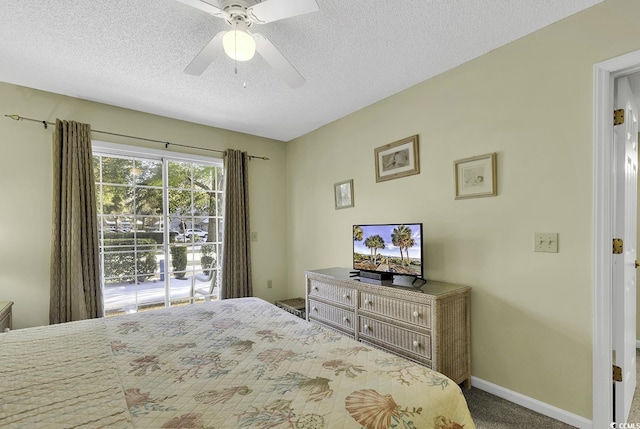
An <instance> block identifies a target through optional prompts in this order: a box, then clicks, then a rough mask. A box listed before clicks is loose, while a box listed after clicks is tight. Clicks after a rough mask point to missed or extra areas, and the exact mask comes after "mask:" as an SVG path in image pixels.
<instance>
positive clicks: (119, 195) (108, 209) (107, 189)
mask: <svg viewBox="0 0 640 429" xmlns="http://www.w3.org/2000/svg"><path fill="white" fill-rule="evenodd" d="M102 210H103V212H104V214H113V215H115V214H133V200H132V188H128V187H124V186H111V185H102Z"/></svg>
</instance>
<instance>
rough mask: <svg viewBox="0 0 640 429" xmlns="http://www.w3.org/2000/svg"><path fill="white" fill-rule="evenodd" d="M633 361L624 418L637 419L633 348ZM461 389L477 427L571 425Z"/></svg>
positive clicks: (639, 403) (639, 394)
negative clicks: (632, 386) (630, 391)
mask: <svg viewBox="0 0 640 429" xmlns="http://www.w3.org/2000/svg"><path fill="white" fill-rule="evenodd" d="M636 361H637V362H638V363H639V364H638V365H636V367H637V368H638V372H637V375H636V380H637V383H636V392H635V394H634V396H633V403H632V404H631V411H630V412H629V418H628V419H627V422H638V423H640V349H637V350H636ZM463 392H464V396H465V398H466V399H467V404H468V405H469V410H470V411H471V417H473V421H474V423H475V424H476V428H478V429H511V428H518V429H522V428H545V429H546V428H549V429H569V428H573V426H570V425H568V424H565V423H562V422H559V421H557V420H554V419H551V418H549V417H547V416H543V415H542V414H538V413H536V412H535V411H531V410H529V409H527V408H524V407H521V406H519V405H517V404H514V403H513V402H509V401H507V400H505V399H502V398H498V397H497V396H493V395H492V394H490V393H487V392H484V391H482V390H478V389H476V388H471V390H466V389H463Z"/></svg>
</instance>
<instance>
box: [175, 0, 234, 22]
mask: <svg viewBox="0 0 640 429" xmlns="http://www.w3.org/2000/svg"><path fill="white" fill-rule="evenodd" d="M178 1H179V2H180V3H184V4H186V5H187V6H191V7H195V8H196V9H200V10H201V11H203V12H207V13H210V14H211V15H214V16H219V17H221V18H224V17H226V16H227V15H226V13H225V12H224V11H223V10H222V9H220V8H219V7H217V6H214V5H212V4H211V3H208V2H205V1H200V0H178Z"/></svg>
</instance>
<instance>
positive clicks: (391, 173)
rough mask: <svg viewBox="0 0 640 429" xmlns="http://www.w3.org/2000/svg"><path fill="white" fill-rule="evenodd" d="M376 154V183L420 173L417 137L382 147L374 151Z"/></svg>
mask: <svg viewBox="0 0 640 429" xmlns="http://www.w3.org/2000/svg"><path fill="white" fill-rule="evenodd" d="M374 153H375V157H376V182H384V181H385V180H391V179H397V178H399V177H405V176H411V175H412V174H418V173H420V157H419V155H418V136H417V135H415V136H411V137H407V138H406V139H402V140H399V141H397V142H394V143H389V144H387V145H384V146H380V147H378V148H376V149H375V150H374Z"/></svg>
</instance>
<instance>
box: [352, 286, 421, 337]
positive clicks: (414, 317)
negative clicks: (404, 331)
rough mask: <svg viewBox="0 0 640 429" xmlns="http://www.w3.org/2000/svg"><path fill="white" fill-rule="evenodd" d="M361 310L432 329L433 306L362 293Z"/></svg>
mask: <svg viewBox="0 0 640 429" xmlns="http://www.w3.org/2000/svg"><path fill="white" fill-rule="evenodd" d="M360 309H361V310H363V311H368V312H370V313H375V314H379V315H381V316H384V317H390V318H392V319H396V320H401V321H403V322H407V323H411V324H413V325H418V326H422V327H425V328H431V306H430V305H429V304H419V303H414V302H410V301H405V300H402V299H395V298H389V297H386V296H379V295H375V294H372V293H368V292H361V293H360Z"/></svg>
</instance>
